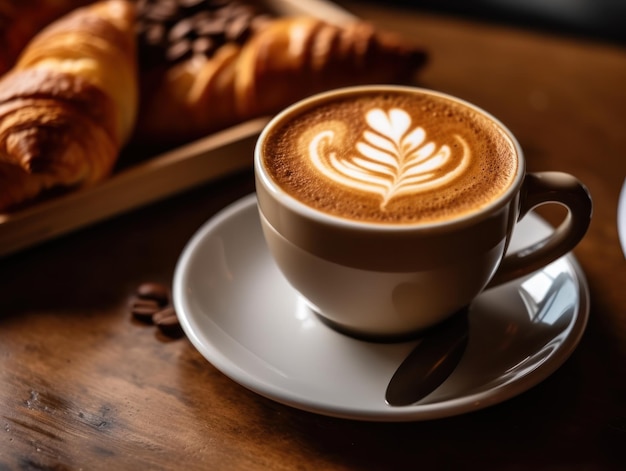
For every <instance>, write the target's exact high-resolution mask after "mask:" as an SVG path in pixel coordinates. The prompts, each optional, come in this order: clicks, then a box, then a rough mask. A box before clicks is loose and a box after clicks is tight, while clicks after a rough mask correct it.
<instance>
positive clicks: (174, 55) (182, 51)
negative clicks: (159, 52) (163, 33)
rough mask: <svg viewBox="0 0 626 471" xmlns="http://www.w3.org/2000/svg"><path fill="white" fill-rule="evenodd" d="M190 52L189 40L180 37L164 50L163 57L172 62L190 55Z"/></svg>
mask: <svg viewBox="0 0 626 471" xmlns="http://www.w3.org/2000/svg"><path fill="white" fill-rule="evenodd" d="M191 52H192V50H191V41H189V40H188V39H181V40H180V41H178V42H176V43H174V44H172V45H171V46H170V47H168V48H167V51H165V57H166V58H167V59H168V60H170V61H172V62H176V61H179V60H183V59H186V58H187V57H189V56H190V55H191Z"/></svg>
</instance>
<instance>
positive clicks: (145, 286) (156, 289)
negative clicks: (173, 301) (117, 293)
mask: <svg viewBox="0 0 626 471" xmlns="http://www.w3.org/2000/svg"><path fill="white" fill-rule="evenodd" d="M137 296H139V297H140V298H142V299H151V300H154V301H156V302H157V303H159V305H160V306H165V305H166V304H168V303H169V302H170V291H169V288H168V287H167V286H165V285H164V284H161V283H142V284H141V285H139V287H138V288H137Z"/></svg>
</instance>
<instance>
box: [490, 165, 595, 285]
mask: <svg viewBox="0 0 626 471" xmlns="http://www.w3.org/2000/svg"><path fill="white" fill-rule="evenodd" d="M543 204H560V205H562V206H565V207H566V208H567V211H568V212H567V215H566V217H565V219H564V220H563V222H561V224H560V225H559V226H558V227H557V228H556V229H555V231H554V232H553V233H552V234H551V235H550V236H548V237H547V238H546V239H543V240H541V241H539V242H537V243H535V244H533V245H531V246H528V247H525V248H523V249H520V250H518V251H517V252H513V253H509V254H507V255H506V256H505V257H504V259H503V260H502V263H501V264H500V267H499V268H498V270H497V272H496V274H495V275H494V277H493V278H492V280H491V281H490V282H489V284H488V285H487V288H492V287H494V286H497V285H499V284H502V283H505V282H507V281H510V280H513V279H515V278H519V277H521V276H524V275H526V274H528V273H531V272H533V271H535V270H538V269H540V268H541V267H543V266H545V265H547V264H549V263H550V262H553V261H554V260H556V259H557V258H559V257H561V256H563V255H565V254H566V253H568V252H569V251H570V250H572V249H573V248H574V247H575V246H576V245H577V244H578V243H579V242H580V240H581V239H582V238H583V236H584V235H585V233H586V232H587V229H588V228H589V223H590V222H591V214H592V202H591V195H590V194H589V191H588V190H587V188H586V187H585V185H583V184H582V183H581V182H580V181H579V180H578V179H577V178H575V177H573V176H572V175H569V174H567V173H562V172H537V173H528V174H527V175H526V176H525V178H524V183H523V184H522V190H521V192H520V202H519V205H520V212H519V217H518V219H517V220H518V221H519V220H520V219H522V218H523V217H524V216H525V215H526V214H527V213H528V212H529V211H530V210H532V209H533V208H536V207H537V206H541V205H543Z"/></svg>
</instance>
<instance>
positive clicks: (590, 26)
mask: <svg viewBox="0 0 626 471" xmlns="http://www.w3.org/2000/svg"><path fill="white" fill-rule="evenodd" d="M368 1H370V2H375V3H386V4H392V5H397V6H402V7H410V8H415V9H421V10H424V11H430V12H439V13H446V14H453V15H458V16H462V17H466V18H477V19H481V20H485V21H493V22H497V23H501V24H511V25H515V26H521V27H525V28H532V29H538V30H545V31H550V32H554V33H558V34H563V35H570V36H578V37H584V38H593V39H597V40H600V41H605V42H613V43H618V44H622V45H626V0H368Z"/></svg>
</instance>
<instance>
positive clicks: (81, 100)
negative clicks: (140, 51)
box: [0, 0, 138, 210]
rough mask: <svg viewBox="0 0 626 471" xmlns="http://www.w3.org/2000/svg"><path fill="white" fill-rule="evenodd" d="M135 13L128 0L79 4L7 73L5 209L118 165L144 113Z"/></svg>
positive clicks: (0, 110)
mask: <svg viewBox="0 0 626 471" xmlns="http://www.w3.org/2000/svg"><path fill="white" fill-rule="evenodd" d="M134 15H135V9H134V6H133V5H132V4H131V3H129V2H126V1H125V0H108V1H103V2H99V3H95V4H93V5H89V6H86V7H83V8H79V9H76V10H74V11H73V12H72V13H69V14H68V15H66V16H64V17H62V18H61V19H59V20H57V21H56V22H54V23H51V24H50V25H49V26H48V27H46V28H45V29H44V30H42V31H41V32H40V33H39V34H37V36H35V37H34V38H33V39H32V40H31V41H30V42H29V44H28V45H27V46H26V48H25V49H24V51H23V53H22V55H21V56H20V58H19V60H18V62H17V63H16V65H15V66H14V67H13V68H12V69H11V70H10V71H9V72H7V73H6V74H5V75H4V76H3V77H2V78H0V209H2V210H6V209H7V208H10V207H13V206H15V205H16V204H19V203H21V202H23V201H27V200H30V199H32V198H34V197H36V196H37V195H39V194H40V193H42V192H44V191H45V190H47V189H50V188H56V187H62V188H66V187H72V188H73V187H80V186H86V185H90V184H93V183H95V182H97V181H100V180H102V179H103V178H105V177H106V176H107V175H108V174H109V173H110V172H111V170H112V168H113V166H114V164H115V161H116V159H117V156H118V154H119V151H120V149H121V148H122V146H123V145H124V144H125V143H126V142H127V141H128V139H129V137H130V136H131V133H132V130H133V127H134V124H135V119H136V114H137V106H138V75H137V58H136V38H135V32H134V18H135V16H134Z"/></svg>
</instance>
